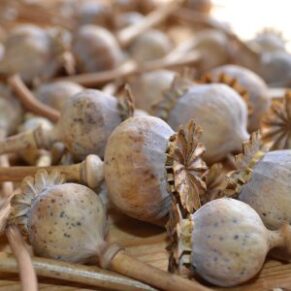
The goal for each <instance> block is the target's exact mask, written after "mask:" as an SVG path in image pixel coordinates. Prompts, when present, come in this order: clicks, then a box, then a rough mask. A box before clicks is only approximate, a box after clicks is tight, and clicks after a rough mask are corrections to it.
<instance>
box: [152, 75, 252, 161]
mask: <svg viewBox="0 0 291 291" xmlns="http://www.w3.org/2000/svg"><path fill="white" fill-rule="evenodd" d="M155 112H156V115H157V116H160V117H162V118H163V119H164V120H166V121H167V122H168V123H169V125H170V126H171V127H172V128H173V129H174V130H176V129H177V128H178V127H179V126H180V125H182V124H186V123H187V122H188V121H189V120H190V119H193V120H194V121H195V122H196V123H197V124H199V126H201V128H202V130H203V134H202V138H201V141H202V143H203V144H204V145H205V147H206V154H205V160H206V161H207V162H209V163H214V162H216V161H219V160H221V159H223V158H225V157H226V156H227V155H228V154H230V153H232V152H235V151H240V150H241V144H242V142H243V141H245V140H247V139H248V137H249V135H248V133H247V116H248V112H247V107H246V104H245V102H244V101H243V100H242V98H241V97H240V95H239V94H238V93H237V92H236V91H234V90H233V89H232V88H230V87H229V86H227V85H224V84H207V85H195V84H193V83H192V84H191V82H190V83H188V84H187V83H185V82H184V81H183V79H180V80H179V79H178V78H176V79H175V80H174V81H173V84H172V86H171V88H170V89H169V90H168V91H167V92H166V93H165V97H164V99H163V100H162V101H160V102H159V103H158V104H156V105H155Z"/></svg>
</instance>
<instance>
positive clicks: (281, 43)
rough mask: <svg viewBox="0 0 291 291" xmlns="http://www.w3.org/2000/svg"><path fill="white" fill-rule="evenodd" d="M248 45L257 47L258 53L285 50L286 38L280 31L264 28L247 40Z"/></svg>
mask: <svg viewBox="0 0 291 291" xmlns="http://www.w3.org/2000/svg"><path fill="white" fill-rule="evenodd" d="M249 45H250V46H254V47H255V48H256V49H259V51H260V53H268V52H275V51H286V40H285V39H284V37H283V35H282V33H281V32H280V31H276V30H274V29H273V28H265V29H263V30H262V31H260V32H259V33H257V34H256V36H255V37H254V38H253V39H251V40H250V41H249Z"/></svg>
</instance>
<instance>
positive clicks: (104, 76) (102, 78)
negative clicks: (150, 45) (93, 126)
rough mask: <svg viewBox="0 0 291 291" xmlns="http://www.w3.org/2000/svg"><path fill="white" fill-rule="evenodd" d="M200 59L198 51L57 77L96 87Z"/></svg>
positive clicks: (197, 61) (187, 64) (194, 62)
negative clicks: (171, 57) (141, 64)
mask: <svg viewBox="0 0 291 291" xmlns="http://www.w3.org/2000/svg"><path fill="white" fill-rule="evenodd" d="M200 61H201V55H200V54H199V53H198V52H192V53H188V54H186V55H183V56H180V57H179V58H174V59H167V58H163V59H159V60H156V61H151V62H148V63H146V64H145V65H144V66H143V67H140V65H137V64H136V63H130V64H129V63H127V64H126V65H124V66H121V67H119V68H117V69H114V70H109V71H104V72H100V73H89V74H80V75H75V76H68V77H63V78H59V79H58V80H60V81H72V82H75V83H79V84H81V85H82V86H87V87H96V86H98V85H100V84H104V83H106V82H110V81H113V80H114V79H120V78H125V77H128V76H131V75H134V74H139V73H141V74H142V73H145V72H150V71H155V70H160V69H168V68H174V67H181V66H189V65H197V64H198V63H199V62H200Z"/></svg>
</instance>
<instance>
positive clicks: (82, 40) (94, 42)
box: [72, 25, 123, 73]
mask: <svg viewBox="0 0 291 291" xmlns="http://www.w3.org/2000/svg"><path fill="white" fill-rule="evenodd" d="M72 50H73V54H74V57H75V59H76V64H77V69H78V71H79V72H81V73H93V72H101V71H106V70H110V69H114V68H116V67H117V66H118V65H120V63H121V61H122V58H123V57H122V51H121V49H120V47H119V45H118V42H117V41H116V39H115V38H114V36H113V35H112V34H111V33H110V32H109V31H108V30H106V29H105V28H102V27H99V26H95V25H84V26H82V27H80V29H79V30H78V31H77V33H76V35H75V37H74V39H73V47H72Z"/></svg>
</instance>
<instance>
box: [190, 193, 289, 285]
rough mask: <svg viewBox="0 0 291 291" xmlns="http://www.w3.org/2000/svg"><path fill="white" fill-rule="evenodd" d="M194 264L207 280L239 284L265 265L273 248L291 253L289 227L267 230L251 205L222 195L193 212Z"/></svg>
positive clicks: (213, 282) (216, 282)
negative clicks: (267, 256)
mask: <svg viewBox="0 0 291 291" xmlns="http://www.w3.org/2000/svg"><path fill="white" fill-rule="evenodd" d="M191 220H192V235H191V236H192V242H191V264H192V266H193V268H194V270H195V271H196V272H197V273H198V274H199V275H200V276H201V277H203V278H204V279H205V280H207V281H208V282H210V283H212V284H215V285H218V286H222V287H230V286H236V285H238V284H241V283H243V282H246V281H248V280H250V279H251V278H253V277H254V276H255V275H257V274H258V272H259V271H260V270H261V269H262V267H263V264H264V262H265V259H266V255H267V253H268V252H269V250H270V249H272V248H277V247H280V248H284V249H285V250H287V251H288V252H289V253H290V244H289V242H290V235H291V230H290V227H289V226H287V225H285V226H283V227H282V228H281V229H280V230H279V231H270V230H268V229H267V228H266V227H265V226H264V224H263V222H262V220H261V218H260V216H259V215H258V214H257V213H256V211H255V210H254V209H253V208H251V207H250V206H249V205H247V204H245V203H243V202H241V201H237V200H235V199H229V198H221V199H216V200H213V201H211V202H208V203H206V204H205V205H204V206H202V207H201V208H200V209H198V210H197V211H196V212H195V213H194V214H193V215H192V218H191Z"/></svg>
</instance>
